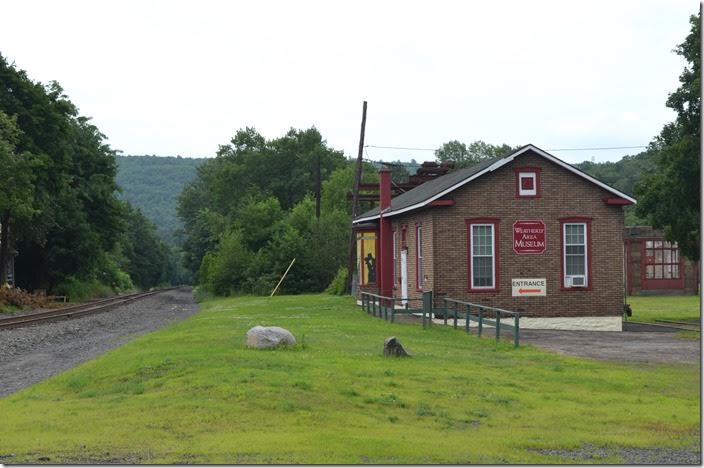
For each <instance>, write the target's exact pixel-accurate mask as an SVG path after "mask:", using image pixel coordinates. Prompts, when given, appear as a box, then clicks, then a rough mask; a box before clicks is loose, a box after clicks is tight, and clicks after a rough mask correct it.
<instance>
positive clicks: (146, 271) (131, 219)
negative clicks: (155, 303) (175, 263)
mask: <svg viewBox="0 0 704 468" xmlns="http://www.w3.org/2000/svg"><path fill="white" fill-rule="evenodd" d="M124 212H125V217H126V220H127V223H126V225H127V229H126V231H125V233H124V237H123V238H122V239H121V242H120V248H121V254H122V258H123V261H122V265H121V266H122V268H123V269H124V271H126V272H127V273H128V274H129V276H130V278H131V279H132V281H133V282H134V284H135V285H136V286H139V287H140V288H143V289H147V288H150V287H153V286H157V285H159V284H161V283H165V282H167V280H168V279H169V273H170V271H169V269H170V265H169V250H168V247H167V246H166V245H165V244H164V242H163V241H162V240H161V239H160V238H159V235H158V234H157V232H156V227H155V226H154V223H152V222H151V221H149V220H148V219H147V218H146V217H145V216H144V214H143V213H142V211H141V210H140V209H139V208H134V207H132V206H130V205H129V204H127V203H125V204H124Z"/></svg>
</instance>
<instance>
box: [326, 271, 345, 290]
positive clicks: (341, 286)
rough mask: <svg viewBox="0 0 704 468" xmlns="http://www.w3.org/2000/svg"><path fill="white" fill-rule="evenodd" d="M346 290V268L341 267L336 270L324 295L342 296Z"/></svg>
mask: <svg viewBox="0 0 704 468" xmlns="http://www.w3.org/2000/svg"><path fill="white" fill-rule="evenodd" d="M346 289H347V267H346V266H341V267H340V268H339V269H338V270H337V274H336V275H335V277H334V278H333V280H332V282H331V283H330V286H328V288H327V289H326V290H325V292H326V293H328V294H332V295H334V296H344V295H345V291H346Z"/></svg>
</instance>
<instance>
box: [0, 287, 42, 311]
mask: <svg viewBox="0 0 704 468" xmlns="http://www.w3.org/2000/svg"><path fill="white" fill-rule="evenodd" d="M48 302H49V300H48V299H47V297H46V296H45V295H43V294H30V293H28V292H27V291H25V290H23V289H20V288H11V287H9V286H2V287H0V306H4V305H10V306H15V307H19V308H24V307H44V306H45V305H47V303H48Z"/></svg>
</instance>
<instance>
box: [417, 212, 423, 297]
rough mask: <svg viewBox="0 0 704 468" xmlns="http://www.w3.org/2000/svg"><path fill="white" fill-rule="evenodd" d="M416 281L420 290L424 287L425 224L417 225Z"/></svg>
mask: <svg viewBox="0 0 704 468" xmlns="http://www.w3.org/2000/svg"><path fill="white" fill-rule="evenodd" d="M416 281H417V286H418V290H421V289H423V226H421V225H418V226H416Z"/></svg>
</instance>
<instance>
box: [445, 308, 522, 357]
mask: <svg viewBox="0 0 704 468" xmlns="http://www.w3.org/2000/svg"><path fill="white" fill-rule="evenodd" d="M443 302H444V303H445V307H444V309H445V310H444V314H443V321H444V324H445V325H447V318H448V316H449V315H450V313H451V314H452V320H453V326H454V327H455V328H457V318H458V315H461V314H462V310H461V309H463V308H464V319H465V322H464V328H465V331H466V332H467V333H469V328H470V327H469V323H470V322H477V334H478V335H479V336H482V332H483V330H484V325H489V326H493V327H495V329H496V341H498V340H499V339H500V338H501V329H502V328H503V329H504V330H513V346H514V347H516V348H518V343H519V339H520V327H519V319H520V316H521V314H520V313H519V312H514V311H511V310H505V309H499V308H497V307H488V306H485V305H481V304H474V303H472V302H465V301H459V300H457V299H450V298H449V297H446V298H444V299H443ZM450 305H452V307H450ZM473 310H474V311H476V313H475V314H472V312H473ZM487 312H489V313H493V315H494V318H493V319H491V318H487V316H486V315H487ZM502 316H504V317H513V325H509V324H507V323H503V324H502V323H501V317H502Z"/></svg>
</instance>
